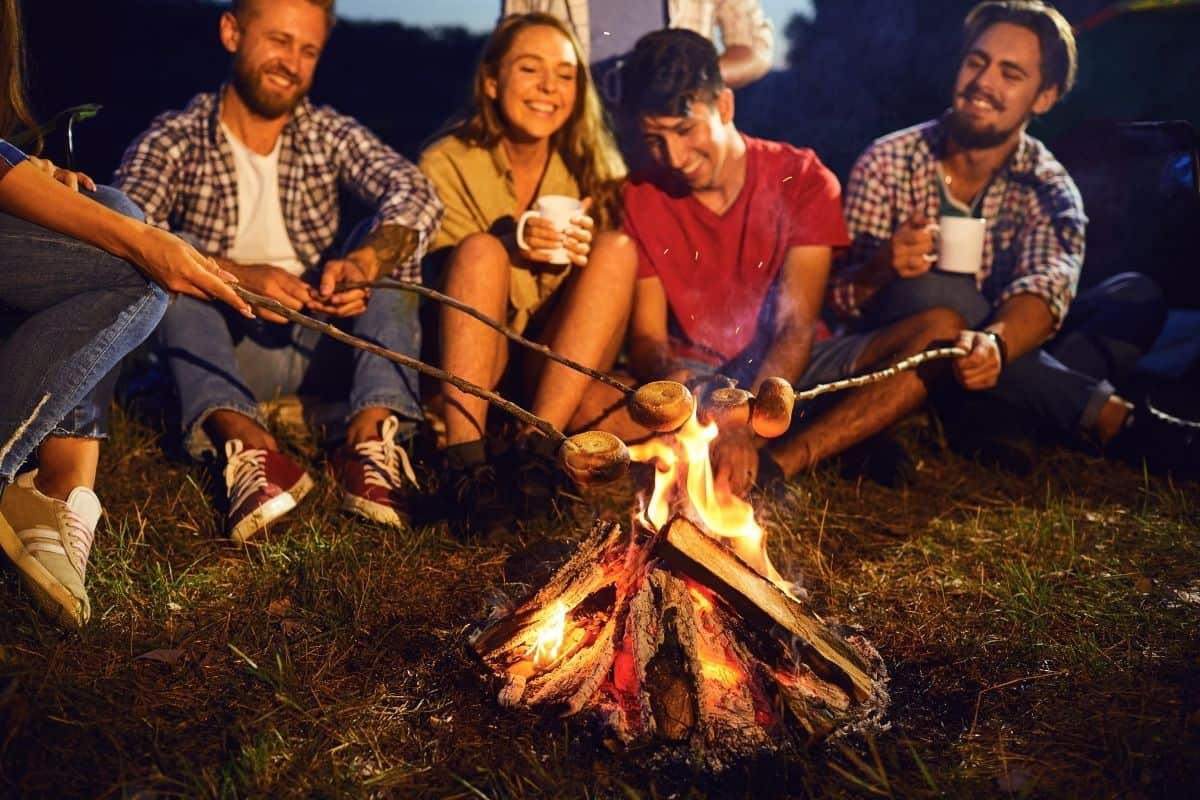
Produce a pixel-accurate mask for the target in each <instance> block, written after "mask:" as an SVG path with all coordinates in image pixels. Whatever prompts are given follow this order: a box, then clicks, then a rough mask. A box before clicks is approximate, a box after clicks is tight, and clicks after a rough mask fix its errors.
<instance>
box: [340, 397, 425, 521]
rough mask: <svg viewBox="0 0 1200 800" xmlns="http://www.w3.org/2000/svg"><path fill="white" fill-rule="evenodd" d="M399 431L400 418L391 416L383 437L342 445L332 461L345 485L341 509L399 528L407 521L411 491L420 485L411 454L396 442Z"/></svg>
mask: <svg viewBox="0 0 1200 800" xmlns="http://www.w3.org/2000/svg"><path fill="white" fill-rule="evenodd" d="M399 430H400V420H399V419H398V418H396V417H388V418H387V419H386V420H384V422H383V426H382V428H381V430H380V433H381V434H382V436H383V438H382V439H379V440H376V441H370V442H360V443H359V444H357V445H355V446H354V447H353V448H351V447H343V448H341V449H339V450H338V451H337V452H336V453H334V455H333V458H332V459H331V460H330V467H331V468H332V470H333V476H334V478H335V479H337V482H338V485H340V486H341V487H342V508H343V509H344V510H346V511H349V512H350V513H352V514H357V515H358V516H360V517H363V518H364V519H369V520H373V521H375V522H381V523H383V524H384V525H391V526H393V527H397V528H400V527H404V526H405V525H407V524H408V493H409V491H410V490H412V489H417V488H419V487H418V486H417V476H416V474H415V473H414V472H413V468H412V463H411V462H410V461H409V460H408V453H406V452H405V450H404V448H403V447H401V446H400V445H399V444H398V443H397V442H396V433H397V432H398V431H399Z"/></svg>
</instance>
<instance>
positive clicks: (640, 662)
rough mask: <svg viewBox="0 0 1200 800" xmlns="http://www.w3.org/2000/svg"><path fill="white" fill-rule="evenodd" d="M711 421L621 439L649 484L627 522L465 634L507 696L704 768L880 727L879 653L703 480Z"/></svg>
mask: <svg viewBox="0 0 1200 800" xmlns="http://www.w3.org/2000/svg"><path fill="white" fill-rule="evenodd" d="M716 436H717V423H716V422H711V423H709V424H707V425H702V424H701V423H700V422H698V421H697V419H696V417H695V416H693V417H692V419H691V420H690V421H689V422H687V423H686V424H685V425H684V426H683V427H682V428H681V429H680V430H679V431H677V432H676V433H674V434H671V435H667V436H662V437H659V438H656V439H653V440H651V441H650V442H647V443H645V444H642V445H637V446H634V447H631V448H630V453H631V455H632V458H633V460H634V461H637V462H642V463H646V464H652V465H653V468H654V478H655V480H654V487H653V492H652V494H650V496H649V499H648V500H644V499H643V501H642V502H641V503H640V506H639V508H637V509H636V510H634V511H632V512H631V521H630V524H629V526H628V530H626V529H625V528H624V527H622V526H621V525H620V524H616V523H612V522H598V523H596V525H595V526H594V528H593V529H592V531H591V533H590V535H589V536H588V537H587V538H586V540H585V541H584V542H583V543H582V544H581V545H580V547H579V549H578V550H577V551H576V552H575V554H574V555H573V556H572V557H571V558H570V560H568V561H567V563H566V564H565V565H563V566H562V567H561V568H560V569H559V570H558V571H557V572H556V573H555V574H554V575H553V576H552V577H551V578H550V580H549V581H548V582H547V583H546V584H545V585H544V586H543V587H542V588H541V589H540V590H539V591H537V592H536V593H535V594H534V595H533V596H532V597H530V598H528V599H527V600H525V601H524V602H523V603H521V604H519V605H518V606H516V607H515V608H504V609H497V610H496V612H494V613H493V614H492V616H491V617H490V618H489V619H488V620H487V621H486V622H485V623H484V624H483V626H482V627H481V628H480V629H478V630H476V631H474V632H473V634H472V636H471V643H472V645H473V647H474V649H475V651H476V653H478V655H479V656H480V658H482V660H483V662H484V663H485V664H486V665H487V666H488V667H489V668H490V669H491V670H492V671H493V672H494V673H495V675H496V676H497V678H498V679H499V683H500V687H501V688H500V692H499V701H500V704H501V705H503V706H506V707H512V708H521V709H527V710H536V711H542V712H553V713H559V714H562V715H564V716H566V715H574V714H580V713H581V712H583V713H586V714H590V715H592V716H593V717H594V718H595V719H597V720H598V721H599V722H600V723H601V724H602V725H603V726H604V727H606V728H607V730H608V732H609V733H610V734H611V736H612V737H614V738H615V739H617V740H619V741H620V742H623V743H626V744H633V743H642V742H648V741H652V740H661V741H666V742H671V743H680V744H686V745H689V746H691V749H692V750H693V751H702V752H703V753H704V754H705V758H706V760H707V761H708V763H709V764H710V765H713V766H719V765H720V764H721V763H723V761H724V759H726V758H737V757H740V756H749V755H753V754H755V753H759V752H762V751H767V750H772V749H775V748H776V747H777V746H778V745H779V744H780V743H781V742H782V741H785V740H786V739H788V738H789V737H790V736H795V735H798V736H800V737H802V738H805V739H807V740H819V739H822V738H825V737H827V736H829V735H831V734H833V733H835V732H837V731H845V730H851V729H855V728H860V727H863V726H865V725H869V724H872V723H874V722H877V721H878V720H879V719H880V718H881V717H882V714H883V712H884V711H885V709H886V706H887V703H888V697H887V693H886V690H885V688H884V683H885V681H886V679H887V675H886V670H885V669H884V666H883V663H882V660H881V659H880V657H879V655H878V653H877V652H876V651H875V649H874V648H873V647H872V646H871V644H870V643H869V642H868V641H867V640H866V639H864V638H863V637H861V636H859V635H856V634H853V633H849V632H845V631H839V630H837V629H835V627H833V626H831V625H829V624H827V623H825V622H824V621H823V620H822V619H821V618H820V617H819V616H818V615H817V614H815V613H814V612H812V611H811V610H810V609H809V608H807V606H806V605H805V603H803V602H802V601H801V600H799V599H798V598H797V597H796V596H795V595H796V594H797V593H795V592H794V590H793V587H792V586H790V585H789V584H787V583H786V582H785V581H784V580H783V578H782V577H781V576H780V575H779V573H778V572H777V571H776V569H775V567H774V566H773V565H772V564H771V562H770V559H769V558H768V556H767V550H766V540H765V535H764V531H763V529H762V527H761V526H760V525H759V524H758V522H757V521H756V520H755V517H754V510H753V508H752V507H751V506H750V504H749V503H747V502H746V501H745V500H743V499H741V498H739V497H736V496H733V495H730V494H729V493H728V492H723V491H722V490H721V488H720V487H719V486H717V485H716V484H715V482H714V479H713V470H712V466H711V464H710V462H709V457H708V451H709V444H710V443H711V442H712V440H713V439H714V438H715V437H716Z"/></svg>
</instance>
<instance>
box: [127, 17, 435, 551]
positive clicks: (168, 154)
mask: <svg viewBox="0 0 1200 800" xmlns="http://www.w3.org/2000/svg"><path fill="white" fill-rule="evenodd" d="M332 24H333V2H332V0H272V1H271V2H269V3H268V2H265V1H264V0H234V2H233V4H232V8H231V9H230V10H229V11H228V12H226V13H225V14H223V15H222V17H221V20H220V39H221V43H222V45H223V46H224V47H225V49H226V50H227V51H228V52H229V53H230V54H231V55H232V56H233V65H232V70H231V72H230V79H229V82H228V83H227V84H225V85H224V86H222V87H221V88H220V90H219V91H217V92H214V93H204V94H200V95H197V96H196V97H195V98H194V99H193V100H192V101H191V103H189V105H188V107H187V108H186V109H184V110H182V111H171V112H167V113H165V114H162V115H160V116H159V117H158V118H157V119H155V120H154V122H153V123H152V124H151V127H150V128H149V130H147V131H146V132H145V133H143V134H142V135H140V136H139V137H138V138H137V139H136V140H135V141H134V142H133V144H131V145H130V146H129V148H128V150H127V151H126V153H125V156H124V158H123V160H122V162H121V165H120V167H119V168H118V170H117V174H116V181H115V182H116V184H117V186H118V187H119V188H120V189H122V190H123V191H125V192H126V193H127V194H128V195H129V196H130V198H131V199H133V200H134V202H136V203H137V204H138V205H139V206H141V207H142V209H143V210H144V211H145V213H146V217H147V220H148V221H149V222H150V223H151V224H154V225H157V226H160V227H163V228H168V229H170V230H172V231H175V232H177V233H179V234H181V235H184V236H187V237H188V238H189V240H190V241H192V242H194V243H195V244H196V245H197V246H198V247H199V248H200V249H201V250H202V251H203V252H205V253H208V254H211V255H213V256H214V257H216V258H217V260H218V262H219V263H220V264H221V266H222V267H223V268H224V269H226V270H228V271H229V272H231V273H233V274H234V275H236V276H237V278H238V280H239V281H240V283H241V284H242V285H243V286H245V287H246V288H247V289H250V290H253V291H255V292H257V293H258V294H261V295H265V296H267V297H270V298H272V299H274V300H276V301H278V302H280V303H282V304H283V305H284V306H287V307H288V308H291V309H292V310H295V311H303V312H305V313H307V314H310V315H318V316H326V317H329V318H332V319H334V320H337V321H338V324H340V325H344V326H345V327H346V328H348V329H349V330H350V331H351V332H353V333H354V334H355V335H357V336H359V337H362V338H365V339H369V340H372V341H374V342H375V343H376V344H379V345H382V346H384V347H386V348H388V349H390V350H393V351H397V352H401V353H405V354H407V355H411V356H414V357H416V356H417V355H418V354H419V348H420V329H419V322H418V316H417V298H416V297H415V296H414V295H412V294H409V293H406V292H398V291H380V292H375V293H373V294H372V293H371V292H370V291H369V290H367V289H365V288H352V287H343V286H342V285H343V284H346V283H352V282H369V281H372V280H374V279H375V278H377V277H381V276H389V275H390V276H394V277H399V278H407V279H410V280H413V281H418V280H419V279H420V267H419V265H420V259H421V257H422V255H423V254H424V250H425V248H426V245H427V243H428V242H429V241H430V240H431V239H432V237H433V234H434V232H435V231H436V229H437V225H438V223H439V222H440V220H441V215H442V206H441V203H440V202H439V201H438V199H437V196H436V194H435V193H434V191H433V188H432V186H431V185H430V184H429V182H428V180H426V178H425V177H424V176H423V175H421V173H420V171H419V170H418V169H417V168H416V166H415V165H414V164H412V163H411V162H409V161H407V160H406V159H404V158H403V157H402V156H400V155H399V154H398V153H396V152H395V151H393V150H392V149H391V148H389V147H387V146H386V145H384V144H383V143H382V142H380V141H379V139H378V138H377V137H376V136H375V135H374V134H372V133H371V132H370V131H369V130H367V129H366V128H365V127H364V126H363V125H361V124H360V123H358V122H357V121H355V120H353V119H351V118H350V117H347V116H344V115H342V114H339V113H337V112H336V111H334V110H332V109H330V108H328V107H317V106H314V105H313V104H311V103H310V102H309V101H308V99H307V94H308V90H309V87H310V86H311V84H312V79H313V75H314V72H315V70H316V66H317V62H318V60H319V58H320V55H321V51H322V49H323V48H324V45H325V42H326V40H327V38H328V36H329V32H330V28H331V27H332ZM343 191H345V192H348V193H349V194H352V195H354V196H355V197H357V198H358V199H359V200H360V201H362V202H363V203H364V204H365V205H367V206H369V207H370V208H371V210H372V212H373V216H372V217H371V219H370V221H369V222H368V223H367V226H366V228H365V230H364V231H363V233H362V234H361V235H360V236H359V237H358V240H357V241H354V242H352V243H351V246H350V247H349V249H348V251H346V252H342V253H339V252H336V251H335V250H334V247H333V243H334V239H335V237H336V234H337V231H338V227H339V221H340V215H341V207H340V205H339V200H338V195H339V193H340V192H343ZM261 319H262V320H263V323H261V324H260V323H258V322H255V323H253V324H247V323H244V322H243V321H242V320H239V319H237V318H236V317H235V316H233V315H229V314H224V313H222V311H221V310H220V309H217V308H215V307H212V306H208V305H205V304H204V303H199V302H189V301H187V300H184V301H181V302H179V303H177V304H175V305H173V306H172V307H171V309H170V310H169V311H168V312H167V314H166V318H165V319H164V321H163V325H162V328H161V342H162V345H163V347H164V350H165V354H166V359H167V363H168V365H169V367H170V369H171V372H172V375H173V377H174V379H175V384H176V386H177V388H178V390H179V395H180V398H181V400H182V406H183V407H182V411H183V418H182V422H183V435H184V439H185V444H186V447H187V449H188V451H189V452H190V453H191V454H192V455H193V456H194V457H196V458H212V457H213V456H216V459H217V460H218V462H219V463H223V474H224V478H225V492H226V499H227V517H226V526H227V531H228V533H229V535H230V537H231V538H233V539H234V540H235V541H238V542H241V541H245V540H247V539H249V538H250V537H252V536H255V535H256V534H257V533H258V532H259V531H261V530H262V529H263V528H265V527H266V526H267V525H269V524H270V523H271V522H273V521H274V520H277V519H279V518H280V517H282V516H283V515H285V514H287V513H288V512H289V511H290V510H291V509H293V508H294V507H295V506H296V504H297V503H298V502H299V501H300V500H301V498H303V497H304V495H305V494H307V492H308V491H309V489H310V488H311V487H312V485H313V481H312V479H311V478H310V477H309V475H308V474H307V473H306V471H305V470H304V469H303V468H302V467H301V466H300V465H299V464H297V463H296V462H295V461H294V460H292V459H291V458H289V457H287V456H286V455H284V454H283V453H281V452H280V449H279V445H278V442H276V440H275V438H274V437H273V436H272V435H271V434H270V432H269V431H268V430H267V427H266V423H265V420H264V419H263V417H262V415H261V414H260V412H259V409H258V401H260V400H266V399H270V398H272V397H276V396H278V395H280V394H290V393H292V392H296V391H301V392H306V393H307V392H308V391H309V390H310V389H311V390H315V391H316V392H317V393H318V394H323V395H326V396H329V395H331V394H332V393H334V392H338V393H340V397H341V398H342V399H345V398H346V396H347V394H348V396H349V400H350V414H349V417H348V419H347V435H346V443H345V445H344V446H343V447H341V448H339V449H337V450H336V451H335V452H334V454H333V456H332V458H331V460H330V464H331V466H332V468H333V473H334V476H335V477H336V479H337V480H338V482H339V484H340V485H341V489H342V505H343V508H345V509H346V510H347V511H350V512H352V513H355V514H357V515H359V516H361V517H365V518H368V519H372V520H376V521H379V522H382V523H384V524H389V525H393V526H400V525H403V524H404V522H405V520H406V512H407V496H408V494H409V492H410V491H411V490H412V489H413V488H414V485H415V481H414V480H413V475H412V469H411V467H410V466H409V463H408V460H407V456H406V455H405V452H404V450H403V448H402V447H401V441H402V439H403V438H404V437H405V436H407V435H409V434H411V432H412V431H413V430H414V428H415V426H416V424H417V423H418V422H419V421H420V420H421V419H422V414H421V409H420V404H419V401H418V392H417V379H416V375H415V374H414V373H413V372H412V370H409V369H403V368H400V367H399V366H397V365H396V364H395V363H393V362H391V361H387V360H385V359H383V358H381V357H379V356H374V355H369V354H366V353H361V352H357V351H355V352H354V355H353V356H351V352H350V351H349V350H348V349H347V348H346V347H345V346H344V345H336V346H331V345H332V344H333V343H330V342H318V338H319V337H317V336H315V335H313V334H312V333H311V332H308V331H305V330H303V329H300V328H299V327H298V326H296V325H294V324H286V323H287V320H285V319H284V318H282V317H279V316H277V315H274V314H271V313H269V312H263V313H262V314H261ZM341 363H352V369H350V370H341V371H337V372H336V373H335V372H331V371H330V370H329V365H330V364H335V365H337V364H341ZM347 372H348V373H349V374H346V373H347Z"/></svg>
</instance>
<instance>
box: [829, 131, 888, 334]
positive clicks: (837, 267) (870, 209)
mask: <svg viewBox="0 0 1200 800" xmlns="http://www.w3.org/2000/svg"><path fill="white" fill-rule="evenodd" d="M880 162H881V158H880V157H879V156H878V155H877V151H876V149H875V148H872V149H869V150H867V152H865V153H863V154H862V155H861V156H859V159H858V161H856V162H855V164H854V168H853V169H852V170H851V171H850V181H849V183H848V184H847V185H846V192H845V195H844V201H843V203H844V212H845V216H846V227H847V229H848V231H849V233H850V246H849V247H848V248H846V249H845V250H843V251H841V252H840V253H838V254H837V257H836V259H835V261H834V270H833V276H832V278H831V279H830V282H829V292H828V302H829V305H830V307H831V308H832V309H833V311H834V313H835V314H837V315H838V316H839V317H841V318H843V319H855V318H857V317H859V316H861V313H862V311H861V309H860V308H859V305H858V299H857V293H856V291H855V282H856V281H857V279H858V277H859V274H860V272H861V271H862V270H863V268H864V267H865V266H866V264H867V262H868V261H870V260H871V258H872V257H873V256H874V255H875V253H876V251H878V250H879V248H880V247H882V246H883V245H884V244H885V243H886V242H887V241H888V240H889V239H891V237H892V227H893V218H894V216H895V215H894V213H893V209H892V202H891V198H890V196H889V194H888V184H887V181H886V180H885V178H884V173H885V170H884V169H883V165H882V164H881V163H880Z"/></svg>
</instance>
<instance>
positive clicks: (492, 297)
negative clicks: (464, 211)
mask: <svg viewBox="0 0 1200 800" xmlns="http://www.w3.org/2000/svg"><path fill="white" fill-rule="evenodd" d="M510 269H511V266H510V264H509V259H508V252H507V251H506V250H505V249H504V245H503V244H501V242H500V240H499V239H497V238H496V237H494V236H491V235H490V234H486V233H476V234H472V235H471V236H468V237H467V238H465V239H463V240H462V242H461V243H460V244H459V246H458V249H457V250H455V251H454V255H453V256H451V258H450V263H449V264H448V266H447V270H446V286H445V293H446V294H448V295H450V296H451V297H453V298H455V299H457V300H461V301H462V302H464V303H466V304H467V305H469V306H471V307H473V308H475V309H476V310H478V311H481V312H482V313H484V314H487V315H488V316H489V317H492V318H493V319H498V320H503V319H504V317H505V312H506V311H507V310H508V291H509V270H510ZM507 359H508V348H507V347H506V346H505V343H504V337H503V336H501V334H500V333H498V332H497V331H495V330H492V329H491V328H489V327H488V326H486V325H484V324H483V323H482V322H480V321H479V320H476V319H473V318H471V317H469V316H467V315H466V314H463V313H462V312H461V311H455V310H454V309H452V308H448V307H447V308H445V309H443V311H442V365H443V368H444V369H445V370H446V371H447V372H449V373H451V374H453V375H457V376H459V377H460V378H464V379H466V380H468V381H471V382H472V383H475V384H477V385H479V386H483V387H485V388H488V389H492V388H494V387H495V386H496V383H497V382H498V381H499V380H500V376H501V375H503V374H504V368H505V366H506V363H507ZM442 391H443V392H444V393H445V397H446V443H447V444H448V445H456V444H463V443H465V442H471V441H475V440H477V439H480V438H482V437H483V433H484V430H485V427H486V425H487V401H486V400H481V399H479V398H478V397H475V396H473V395H469V394H466V393H464V392H462V391H459V390H458V389H456V388H454V387H453V386H451V385H449V384H445V385H443V387H442Z"/></svg>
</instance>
